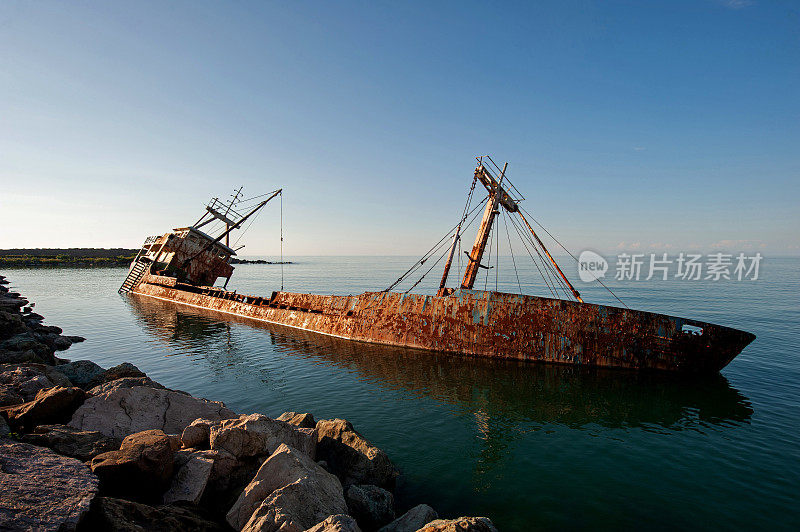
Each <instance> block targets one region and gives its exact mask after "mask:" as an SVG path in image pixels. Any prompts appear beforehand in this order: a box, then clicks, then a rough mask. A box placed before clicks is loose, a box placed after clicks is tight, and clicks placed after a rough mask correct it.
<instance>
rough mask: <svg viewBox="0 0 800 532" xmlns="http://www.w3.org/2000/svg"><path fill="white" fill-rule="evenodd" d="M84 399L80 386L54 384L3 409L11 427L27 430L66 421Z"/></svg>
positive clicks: (84, 393) (84, 395)
mask: <svg viewBox="0 0 800 532" xmlns="http://www.w3.org/2000/svg"><path fill="white" fill-rule="evenodd" d="M85 399H86V392H84V391H83V390H81V389H80V388H75V387H70V388H63V387H61V386H54V387H53V388H49V389H47V390H39V392H38V393H37V394H36V397H34V399H33V401H29V402H27V403H23V404H21V405H16V406H11V407H5V411H6V414H7V416H8V420H9V423H10V425H11V426H12V427H23V428H24V429H25V430H26V431H29V430H31V429H32V428H33V427H34V426H36V425H44V424H48V423H66V422H67V421H69V419H70V418H71V417H72V414H73V413H74V412H75V410H77V409H78V407H79V406H81V405H82V404H83V402H84V400H85Z"/></svg>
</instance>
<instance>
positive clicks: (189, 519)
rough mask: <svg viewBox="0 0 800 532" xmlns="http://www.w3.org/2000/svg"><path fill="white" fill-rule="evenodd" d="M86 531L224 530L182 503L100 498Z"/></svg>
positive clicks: (192, 531)
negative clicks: (179, 504) (151, 504)
mask: <svg viewBox="0 0 800 532" xmlns="http://www.w3.org/2000/svg"><path fill="white" fill-rule="evenodd" d="M81 528H82V529H83V530H103V531H105V530H113V531H115V532H148V531H151V530H154V531H155V530H157V531H159V532H195V531H201V532H222V531H227V530H228V528H227V527H223V526H222V525H220V524H219V523H215V522H214V521H213V520H211V519H210V518H209V517H208V516H206V515H203V514H202V513H201V512H200V510H199V509H198V508H189V507H186V506H178V505H173V504H170V505H164V506H150V505H148V504H142V503H138V502H132V501H126V500H123V499H115V498H113V497H97V500H96V502H95V504H93V505H92V510H91V512H89V515H88V516H87V520H86V523H85V525H82V527H81Z"/></svg>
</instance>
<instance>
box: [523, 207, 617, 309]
mask: <svg viewBox="0 0 800 532" xmlns="http://www.w3.org/2000/svg"><path fill="white" fill-rule="evenodd" d="M520 209H521V210H522V211H523V212H524V213H525V214H527V215H528V216H530V218H531V220H533V222H534V223H535V224H536V225H538V226H539V227H541V228H542V230H543V231H544V232H545V233H547V234H548V235H549V236H550V238H552V239H553V240H554V241H555V243H556V244H558V245H559V246H561V249H563V250H564V251H566V252H567V254H568V255H569V256H570V257H572V258H573V259H574V260H575V262H576V263H578V264H580V261H579V260H578V259H577V258H576V257H575V255H573V254H572V253H570V251H569V250H568V249H567V248H566V247H564V244H562V243H561V242H559V241H558V240H557V239H556V237H554V236H553V235H552V234H550V231H548V230H547V228H546V227H545V226H543V225H542V224H540V223H539V222H538V221H536V218H534V217H533V216H532V215H531V213H529V212H528V211H527V210H525V209H523V208H522V207H520ZM597 282H598V283H600V285H601V286H602V287H603V288H605V289H606V290H608V293H610V294H611V295H612V296H614V298H615V299H616V300H617V301H619V302H620V303H621V304H622V305H623V306H624V307H625V308H630V307H629V306H628V305H626V304H625V302H624V301H622V300H621V299H620V298H619V297H617V294H615V293H614V292H613V291H612V290H611V289H610V288H609V287H607V286H606V284H605V283H604V282H603V281H601V280H600V279H597Z"/></svg>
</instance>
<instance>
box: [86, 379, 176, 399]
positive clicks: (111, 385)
mask: <svg viewBox="0 0 800 532" xmlns="http://www.w3.org/2000/svg"><path fill="white" fill-rule="evenodd" d="M134 386H145V387H147V388H157V389H159V390H163V389H165V388H164V386H162V385H161V384H159V383H157V382H156V381H154V380H151V379H150V377H122V378H120V379H114V380H112V381H108V382H104V383H103V384H98V385H97V386H95V387H93V388H90V389H89V393H90V394H92V395H100V394H103V393H108V392H113V391H114V390H119V389H121V388H133V387H134Z"/></svg>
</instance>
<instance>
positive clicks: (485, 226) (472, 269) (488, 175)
mask: <svg viewBox="0 0 800 532" xmlns="http://www.w3.org/2000/svg"><path fill="white" fill-rule="evenodd" d="M487 159H489V161H490V162H491V163H492V164H494V161H491V159H490V158H488V157H487ZM495 167H496V168H497V169H498V170H500V168H499V167H497V165H495ZM507 169H508V163H505V164H504V165H503V168H502V170H500V175H499V177H495V175H494V173H493V171H491V170H489V169H488V168H487V167H486V166H485V165H484V163H483V157H479V158H478V166H477V168H475V179H476V180H478V181H480V182H481V184H483V186H484V187H485V188H486V190H487V191H488V192H489V198H488V201H487V202H486V209H485V210H484V211H483V219H482V220H481V225H480V228H479V229H478V234H477V235H476V236H475V244H474V245H473V246H472V251H471V252H470V253H466V252H465V254H466V255H467V258H468V260H469V263H468V264H467V268H466V271H465V272H464V279H463V280H462V281H461V288H462V289H465V290H472V288H473V287H474V286H475V280H476V279H477V277H478V271H479V270H480V269H481V268H488V266H484V265H483V264H481V260H482V259H483V252H484V251H485V250H486V244H487V243H488V241H489V236H490V235H491V233H492V226H493V224H494V219H495V217H496V216H497V215H498V214H500V206H502V207H503V208H504V209H506V211H508V212H509V213H511V214H518V215H519V216H520V218H521V219H522V221H523V222H524V223H525V226H526V227H527V228H528V230H529V231H530V232H531V235H533V238H534V239H535V240H536V242H537V244H539V246H540V247H541V248H542V250H543V251H544V253H545V255H547V258H548V259H549V260H550V262H551V263H552V265H553V266H554V268H555V270H556V271H557V272H558V274H559V276H560V277H561V279H562V280H563V281H564V283H566V285H567V287H569V289H570V291H571V292H572V295H573V296H575V299H577V300H578V301H580V302H581V303H583V299H581V296H580V294H579V293H578V291H577V290H575V287H574V286H572V283H570V282H569V279H567V276H566V275H564V272H563V271H561V268H560V267H559V266H558V264H557V263H556V261H555V259H554V258H553V256H552V255H551V254H550V252H549V251H547V248H546V247H545V245H544V243H543V242H542V241H541V239H540V238H539V236H538V235H537V234H536V231H534V230H533V227H531V224H530V223H529V222H528V219H527V218H525V216H523V215H522V213H521V212H520V209H519V206H518V205H517V201H516V200H515V199H514V197H512V195H511V194H510V192H509V189H508V188H504V187H503V181H504V180H505V177H506V170H507ZM513 187H514V185H511V188H513ZM462 221H463V220H462ZM460 231H461V224H459V225H458V227H457V228H456V232H455V235H454V236H453V244H452V246H451V248H450V253H449V255H448V257H447V262H446V263H445V267H444V273H443V275H442V281H441V283H440V284H439V291H438V292H437V295H438V296H440V297H441V296H445V295H447V294H448V293H450V292H449V291H448V289H447V288H445V284H446V283H447V276H448V274H449V272H450V266H451V264H452V261H453V255H454V254H455V249H456V246H457V245H458V240H459V238H460Z"/></svg>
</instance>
